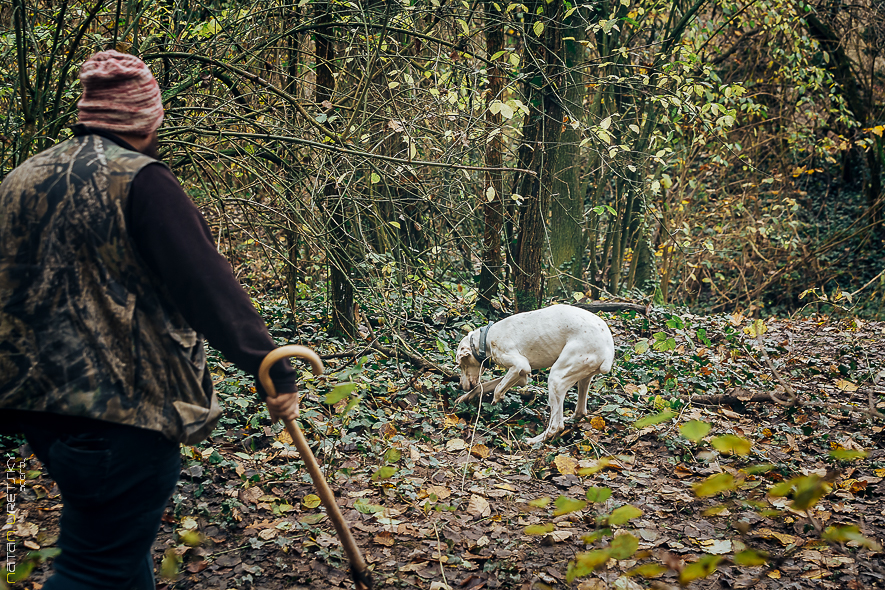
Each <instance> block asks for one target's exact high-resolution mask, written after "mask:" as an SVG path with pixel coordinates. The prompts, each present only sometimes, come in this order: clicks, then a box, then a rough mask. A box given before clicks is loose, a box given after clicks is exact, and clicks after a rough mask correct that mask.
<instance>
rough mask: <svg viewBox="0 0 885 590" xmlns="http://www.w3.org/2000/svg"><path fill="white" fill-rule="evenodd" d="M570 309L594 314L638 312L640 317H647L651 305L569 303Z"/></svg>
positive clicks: (596, 302) (605, 302)
mask: <svg viewBox="0 0 885 590" xmlns="http://www.w3.org/2000/svg"><path fill="white" fill-rule="evenodd" d="M569 305H571V306H572V307H577V308H578V309H586V310H587V311H592V312H593V313H596V312H597V311H626V310H628V309H629V310H633V311H638V312H639V313H641V314H642V315H645V316H648V314H649V312H651V303H649V304H648V306H644V305H639V304H638V303H620V302H617V301H593V302H592V303H571V304H569Z"/></svg>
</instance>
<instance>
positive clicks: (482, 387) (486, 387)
mask: <svg viewBox="0 0 885 590" xmlns="http://www.w3.org/2000/svg"><path fill="white" fill-rule="evenodd" d="M501 379H503V377H498V378H497V379H493V380H491V381H486V382H485V383H480V384H479V385H477V386H476V387H474V388H473V389H471V390H470V391H468V392H467V393H465V394H464V395H462V396H461V397H459V398H458V399H457V400H455V403H457V404H460V403H461V402H466V401H470V400H472V399H473V398H475V397H476V396H478V395H480V394H484V393H488V392H490V391H491V390H493V389H494V388H495V387H496V386H497V385H498V383H500V382H501Z"/></svg>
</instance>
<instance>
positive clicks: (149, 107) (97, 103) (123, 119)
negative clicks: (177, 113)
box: [77, 49, 163, 135]
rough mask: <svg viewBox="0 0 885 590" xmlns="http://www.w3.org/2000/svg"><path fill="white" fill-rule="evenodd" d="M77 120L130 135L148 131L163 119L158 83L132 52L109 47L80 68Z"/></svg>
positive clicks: (91, 125) (149, 132) (147, 133)
mask: <svg viewBox="0 0 885 590" xmlns="http://www.w3.org/2000/svg"><path fill="white" fill-rule="evenodd" d="M80 83H81V84H82V85H83V97H82V98H81V99H80V102H78V103H77V108H79V109H80V123H82V124H84V125H89V126H90V127H97V128H100V129H107V130H108V131H114V132H117V133H126V134H131V135H149V134H151V133H153V132H154V130H156V129H157V128H158V127H159V126H160V123H162V122H163V101H162V100H161V97H160V86H159V84H157V81H156V80H155V79H154V76H153V75H152V74H151V71H150V70H149V69H148V67H147V65H145V63H144V62H143V61H141V60H140V59H138V58H137V57H135V56H134V55H127V54H125V53H120V52H118V51H114V50H113V49H111V50H110V51H102V52H99V53H96V54H95V55H93V56H92V57H90V58H89V59H88V60H86V62H85V63H84V64H83V67H81V68H80Z"/></svg>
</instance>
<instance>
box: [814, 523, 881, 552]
mask: <svg viewBox="0 0 885 590" xmlns="http://www.w3.org/2000/svg"><path fill="white" fill-rule="evenodd" d="M821 537H822V538H823V539H824V541H833V542H835V543H847V542H849V541H854V542H855V543H857V544H858V545H862V546H864V547H867V548H869V549H872V550H873V551H881V550H882V548H881V547H880V546H879V544H878V543H876V542H875V541H874V540H872V539H868V538H867V537H864V536H863V534H861V532H860V529H859V528H857V527H856V526H854V525H853V524H849V525H843V526H829V527H827V528H826V529H825V530H824V532H823V534H822V535H821Z"/></svg>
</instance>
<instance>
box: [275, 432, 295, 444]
mask: <svg viewBox="0 0 885 590" xmlns="http://www.w3.org/2000/svg"><path fill="white" fill-rule="evenodd" d="M277 440H278V441H280V442H281V443H286V444H287V445H291V444H292V435H291V434H289V431H288V430H284V431H282V432H281V433H279V434H278V435H277Z"/></svg>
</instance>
